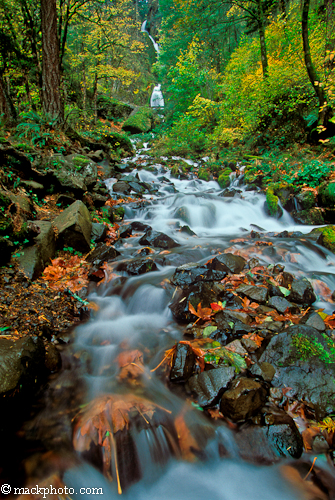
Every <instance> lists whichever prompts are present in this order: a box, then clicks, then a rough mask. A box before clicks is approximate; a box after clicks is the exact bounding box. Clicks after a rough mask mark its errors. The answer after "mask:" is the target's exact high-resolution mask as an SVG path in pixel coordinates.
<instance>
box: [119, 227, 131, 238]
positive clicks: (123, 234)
mask: <svg viewBox="0 0 335 500" xmlns="http://www.w3.org/2000/svg"><path fill="white" fill-rule="evenodd" d="M132 232H133V229H132V227H131V225H130V224H124V225H122V226H120V227H119V235H120V238H129V236H131V233H132Z"/></svg>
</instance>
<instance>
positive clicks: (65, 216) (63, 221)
mask: <svg viewBox="0 0 335 500" xmlns="http://www.w3.org/2000/svg"><path fill="white" fill-rule="evenodd" d="M54 224H55V226H56V227H57V231H58V237H57V241H56V245H57V248H60V249H61V248H63V247H64V246H68V247H72V248H74V249H75V250H78V251H79V252H83V253H85V252H88V251H89V250H90V243H91V241H90V239H91V230H92V222H91V216H90V213H89V211H88V209H87V207H86V205H85V204H84V203H83V202H82V201H80V200H77V201H75V202H74V203H72V205H70V206H69V207H68V208H66V209H65V210H64V211H63V212H62V213H61V214H60V215H59V216H58V217H56V219H55V220H54Z"/></svg>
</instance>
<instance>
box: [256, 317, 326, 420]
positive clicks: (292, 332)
mask: <svg viewBox="0 0 335 500" xmlns="http://www.w3.org/2000/svg"><path fill="white" fill-rule="evenodd" d="M333 350H334V348H333V339H332V338H330V337H328V335H327V334H326V333H323V334H322V333H320V332H319V331H318V330H316V329H315V328H312V327H311V326H307V325H293V326H290V327H289V328H287V329H286V330H284V331H282V332H281V333H279V334H278V335H275V336H274V337H273V338H272V339H271V341H270V342H269V344H268V346H267V347H266V349H265V351H264V352H263V354H262V356H261V357H260V359H259V362H260V363H262V362H267V363H271V364H272V365H273V366H274V367H275V369H276V373H275V376H274V377H273V379H272V385H273V386H274V387H278V388H281V387H291V388H292V389H291V391H290V394H292V397H294V398H296V399H299V400H303V401H306V402H307V403H309V404H311V405H312V406H313V407H314V408H315V410H316V412H317V416H318V418H323V417H324V416H325V415H326V414H329V413H332V412H333V411H334V408H335V382H334V371H335V355H334V353H333Z"/></svg>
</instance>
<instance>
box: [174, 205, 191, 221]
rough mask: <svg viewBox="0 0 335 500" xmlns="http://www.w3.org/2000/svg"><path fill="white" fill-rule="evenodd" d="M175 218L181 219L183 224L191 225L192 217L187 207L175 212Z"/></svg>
mask: <svg viewBox="0 0 335 500" xmlns="http://www.w3.org/2000/svg"><path fill="white" fill-rule="evenodd" d="M173 217H175V218H176V219H180V220H182V221H183V222H186V224H188V225H189V224H191V217H190V213H189V210H188V208H187V207H179V208H177V209H176V210H175V212H174V214H173Z"/></svg>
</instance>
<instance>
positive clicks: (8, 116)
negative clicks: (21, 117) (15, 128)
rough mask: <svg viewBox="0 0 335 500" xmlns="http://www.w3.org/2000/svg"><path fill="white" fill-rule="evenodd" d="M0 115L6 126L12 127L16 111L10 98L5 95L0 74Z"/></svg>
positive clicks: (3, 82)
mask: <svg viewBox="0 0 335 500" xmlns="http://www.w3.org/2000/svg"><path fill="white" fill-rule="evenodd" d="M0 113H1V114H3V119H4V121H5V123H6V124H7V125H10V126H11V125H14V124H15V121H16V116H17V115H16V110H15V108H14V105H13V103H12V100H11V98H10V96H9V95H8V93H7V88H6V83H5V81H4V78H3V75H2V74H1V73H0Z"/></svg>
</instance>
